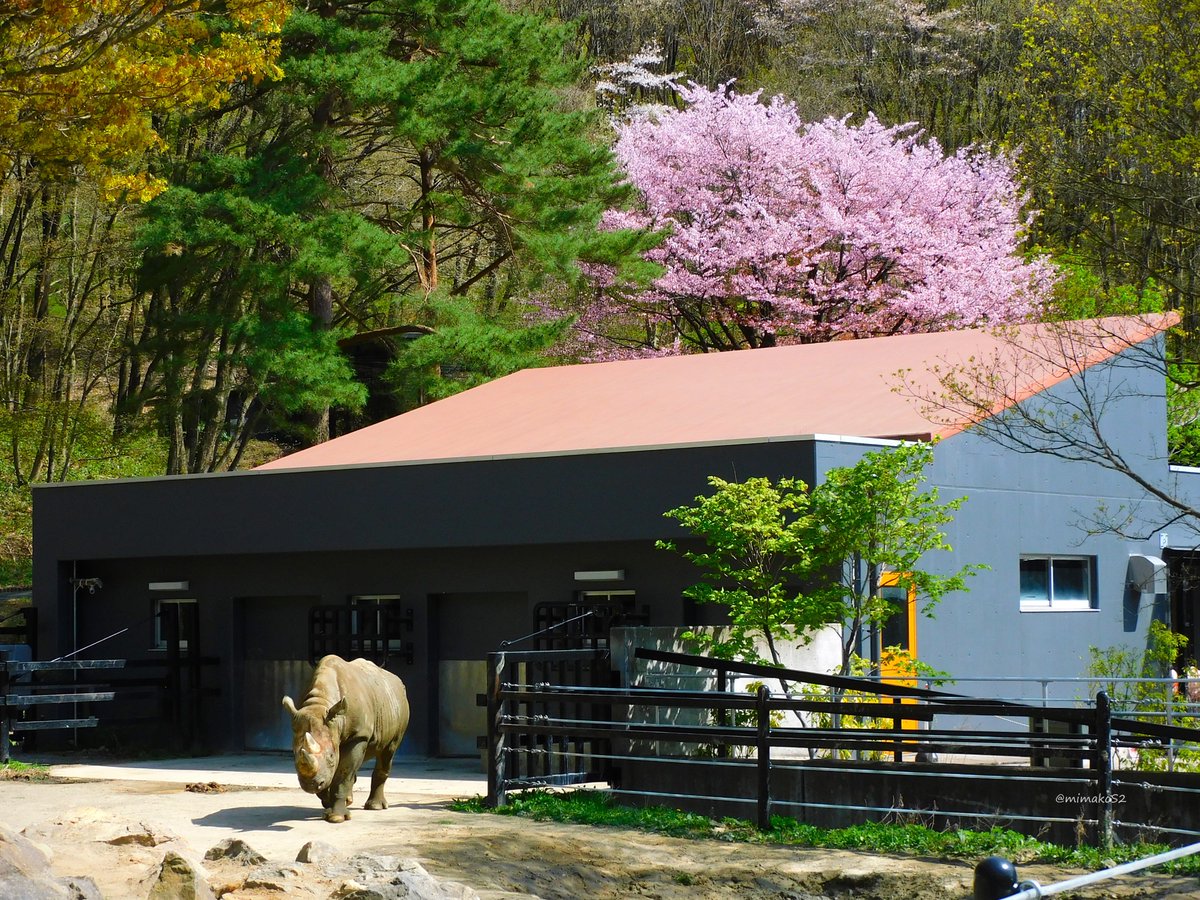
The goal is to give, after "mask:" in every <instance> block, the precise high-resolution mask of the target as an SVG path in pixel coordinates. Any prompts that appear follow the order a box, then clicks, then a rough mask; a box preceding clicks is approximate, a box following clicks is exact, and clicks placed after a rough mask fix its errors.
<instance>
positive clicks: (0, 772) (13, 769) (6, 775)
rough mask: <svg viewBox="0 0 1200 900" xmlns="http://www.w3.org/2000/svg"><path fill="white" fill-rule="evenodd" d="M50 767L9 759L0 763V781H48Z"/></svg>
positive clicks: (49, 778)
mask: <svg viewBox="0 0 1200 900" xmlns="http://www.w3.org/2000/svg"><path fill="white" fill-rule="evenodd" d="M50 780H51V777H50V767H49V766H41V765H38V764H36V763H23V762H17V760H15V759H12V760H9V761H8V762H7V763H5V764H4V765H0V781H50Z"/></svg>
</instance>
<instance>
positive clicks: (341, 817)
mask: <svg viewBox="0 0 1200 900" xmlns="http://www.w3.org/2000/svg"><path fill="white" fill-rule="evenodd" d="M365 751H366V742H365V741H355V742H354V743H353V744H349V745H343V746H342V748H341V752H340V754H339V756H338V767H337V771H336V772H335V773H334V776H333V783H332V784H331V785H330V786H329V792H330V799H332V800H333V803H331V804H330V805H329V806H328V807H326V809H325V821H326V822H344V821H346V820H347V819H349V818H350V809H349V806H350V801H351V799H352V798H353V796H354V779H355V778H357V777H358V768H359V766H361V765H362V761H363V755H364V754H365Z"/></svg>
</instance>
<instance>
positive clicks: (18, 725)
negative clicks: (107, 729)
mask: <svg viewBox="0 0 1200 900" xmlns="http://www.w3.org/2000/svg"><path fill="white" fill-rule="evenodd" d="M98 722H99V720H98V719H97V718H96V717H95V716H86V717H84V718H82V719H38V720H36V721H33V722H13V723H12V724H11V725H9V726H8V727H9V728H11V729H12V730H13V731H52V730H54V729H56V728H95V727H96V725H97V723H98Z"/></svg>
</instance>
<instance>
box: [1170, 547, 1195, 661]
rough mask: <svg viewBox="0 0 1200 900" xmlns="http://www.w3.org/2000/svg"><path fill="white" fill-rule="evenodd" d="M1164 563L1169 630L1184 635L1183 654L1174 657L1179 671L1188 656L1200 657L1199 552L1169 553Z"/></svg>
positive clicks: (1187, 659)
mask: <svg viewBox="0 0 1200 900" xmlns="http://www.w3.org/2000/svg"><path fill="white" fill-rule="evenodd" d="M1167 564H1168V566H1169V570H1168V571H1169V576H1168V586H1169V590H1170V597H1171V630H1172V631H1174V632H1175V633H1176V634H1181V635H1183V636H1184V637H1185V638H1187V647H1186V648H1185V650H1184V652H1183V658H1182V659H1178V660H1176V661H1175V663H1176V666H1175V667H1176V669H1178V670H1180V671H1182V669H1183V666H1184V665H1185V664H1186V663H1187V662H1188V661H1189V660H1195V659H1200V556H1197V555H1195V554H1192V553H1169V555H1168V556H1167Z"/></svg>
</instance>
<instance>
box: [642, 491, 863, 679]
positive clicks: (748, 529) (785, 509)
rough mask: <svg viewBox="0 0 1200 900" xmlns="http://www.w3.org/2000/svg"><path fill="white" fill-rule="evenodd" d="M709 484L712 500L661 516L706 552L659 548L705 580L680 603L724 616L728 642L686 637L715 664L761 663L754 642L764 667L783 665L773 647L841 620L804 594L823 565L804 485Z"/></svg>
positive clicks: (666, 544) (822, 600)
mask: <svg viewBox="0 0 1200 900" xmlns="http://www.w3.org/2000/svg"><path fill="white" fill-rule="evenodd" d="M708 483H709V485H711V486H712V488H713V489H714V490H713V493H712V494H709V495H707V496H705V495H701V496H698V497H696V505H695V506H681V507H678V508H677V509H672V510H670V511H668V512H667V513H666V514H665V515H667V516H668V517H670V518H673V519H676V520H677V521H678V522H679V524H680V525H682V526H683V527H684V528H685V529H687V530H688V531H689V532H691V534H692V535H694V536H696V537H699V538H701V539H703V541H704V544H705V549H704V550H690V549H686V547H685V546H682V545H680V544H679V543H678V542H676V541H659V542H658V547H659V548H661V549H664V550H673V551H676V552H678V553H680V554H682V555H683V557H684V558H685V559H687V560H688V561H689V562H692V563H694V564H695V565H696V566H697V567H699V568H700V569H701V570H702V571H703V576H702V577H703V579H704V580H703V581H701V582H700V583H699V584H696V585H694V586H692V587H690V588H688V589H687V590H686V591H684V595H685V596H687V597H690V598H692V599H693V600H696V601H697V602H700V603H716V604H719V605H721V606H724V607H725V608H726V610H727V611H728V614H729V624H730V628H729V635H728V637H725V638H722V639H720V640H718V639H716V638H714V637H713V636H712V635H701V634H696V635H693V637H694V638H695V639H697V640H699V641H700V642H701V643H703V644H706V645H707V646H708V647H709V648H710V649H711V650H712V652H713V654H714V655H715V656H716V657H717V658H719V659H742V660H751V661H755V662H766V661H767V660H763V659H761V658H760V656H759V655H758V651H757V649H756V645H757V642H758V640H759V639H760V638H761V639H762V640H763V641H764V642H765V643H766V645H767V648H768V652H769V654H770V660H769V661H770V662H772V663H774V664H775V665H782V658H781V655H780V642H790V643H795V644H803V643H807V642H808V641H810V640H811V639H812V632H813V630H814V629H817V628H820V627H821V626H823V625H826V624H829V623H830V622H836V621H839V614H840V612H841V608H840V606H837V605H836V604H831V603H830V602H829V598H828V597H827V595H825V594H823V593H819V592H818V593H815V594H814V593H812V592H810V590H809V585H808V582H809V580H810V579H811V578H812V576H813V573H814V570H815V568H816V567H818V566H819V565H821V563H823V562H824V557H823V556H822V555H821V554H820V549H819V545H817V544H816V543H815V541H814V536H815V533H816V522H815V520H814V518H813V516H812V515H811V514H810V511H809V506H810V503H811V497H810V495H809V491H808V485H807V484H805V483H804V482H803V481H801V480H800V479H798V478H782V479H780V480H779V481H778V482H775V483H772V482H771V480H770V479H768V478H749V479H747V480H745V481H725V480H724V479H722V478H718V477H716V476H712V477H710V478H709V479H708Z"/></svg>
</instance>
